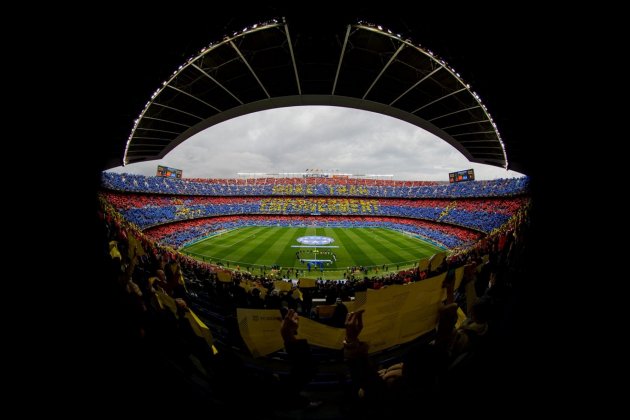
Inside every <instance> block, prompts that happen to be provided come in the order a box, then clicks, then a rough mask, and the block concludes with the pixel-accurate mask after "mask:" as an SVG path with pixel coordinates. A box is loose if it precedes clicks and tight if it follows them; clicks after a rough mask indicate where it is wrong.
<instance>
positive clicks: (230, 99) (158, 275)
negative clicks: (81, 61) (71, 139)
mask: <svg viewBox="0 0 630 420" xmlns="http://www.w3.org/2000/svg"><path fill="white" fill-rule="evenodd" d="M395 29H396V28H387V27H385V26H381V25H379V24H378V23H373V22H367V21H363V20H357V19H354V20H349V21H347V22H345V24H343V25H336V24H329V25H313V24H307V23H305V21H304V19H295V20H292V19H291V18H290V17H288V18H275V19H269V20H262V21H261V20H255V21H252V22H251V23H250V24H248V25H246V26H245V27H244V28H240V29H239V30H230V31H226V32H225V33H223V35H222V36H220V37H217V38H216V39H208V40H206V42H207V44H206V45H205V46H203V47H202V48H201V49H200V50H199V51H197V52H196V53H195V54H192V55H191V56H190V57H188V58H187V59H185V60H182V61H181V62H180V64H179V67H176V68H174V69H170V70H169V72H171V73H168V74H162V75H161V77H164V82H163V83H162V84H160V85H159V86H154V87H153V89H155V88H157V90H154V91H153V93H152V94H151V95H149V97H147V98H145V100H146V103H145V104H144V106H143V107H141V109H138V110H137V112H138V114H137V116H136V117H135V118H134V119H133V121H130V125H131V131H130V133H128V137H127V138H126V139H125V141H126V142H125V145H124V150H120V154H119V155H118V158H117V159H111V160H110V161H109V162H107V163H106V164H105V165H104V166H105V168H104V169H105V171H103V172H102V175H101V179H100V188H99V192H98V203H99V211H98V216H99V220H100V227H101V231H100V238H101V240H100V249H101V254H102V255H101V257H102V261H103V265H104V267H105V268H104V278H105V279H106V281H107V289H108V290H113V291H114V292H113V294H114V295H115V299H114V300H115V301H116V302H117V303H116V305H115V306H114V308H113V309H114V310H115V311H116V313H117V315H116V318H117V319H121V320H123V322H122V324H124V326H125V328H124V329H125V332H124V336H125V343H133V345H132V346H130V347H133V348H140V349H142V350H141V354H142V356H141V357H139V359H143V358H144V357H145V356H146V357H149V358H150V360H151V362H146V361H145V362H138V365H135V364H133V366H134V367H135V366H140V365H141V364H142V363H146V364H147V365H146V366H144V367H143V368H142V369H139V370H138V371H139V372H141V373H137V372H136V374H137V375H142V376H143V377H144V380H138V379H137V378H135V379H134V381H132V382H131V385H129V384H127V385H125V386H126V387H127V388H126V389H128V391H129V393H130V394H131V395H139V396H140V395H142V396H144V395H149V396H150V397H154V398H157V399H158V400H159V399H160V398H161V397H160V395H159V394H153V393H154V392H158V393H159V392H163V393H164V395H169V394H170V395H171V396H172V399H173V400H178V401H181V404H182V405H188V406H189V405H196V404H205V405H206V406H207V407H212V409H211V410H210V411H211V412H212V410H219V411H216V413H219V412H221V413H223V412H225V413H228V414H226V415H230V414H232V415H240V414H241V413H242V414H244V415H248V416H251V418H376V417H378V418H383V416H386V417H385V418H408V414H407V413H409V412H410V411H409V410H411V412H419V410H421V408H420V407H423V405H425V404H435V403H437V402H439V403H440V404H443V403H445V402H447V401H451V400H458V399H459V400H461V401H464V400H466V399H465V397H464V396H462V395H461V392H463V391H461V389H462V388H461V387H463V386H469V384H470V383H471V381H472V382H474V381H478V383H479V384H483V387H487V388H484V389H488V390H494V389H495V388H494V387H495V386H496V387H500V386H498V385H497V384H496V383H493V382H494V381H495V380H496V378H497V377H498V376H496V374H495V373H494V372H495V371H497V370H500V368H497V366H501V365H500V364H499V362H498V360H504V359H506V358H508V357H509V354H508V353H506V352H505V346H504V343H505V342H506V340H507V338H506V337H510V336H511V334H512V333H513V331H512V325H511V323H510V319H511V312H512V310H513V301H514V290H515V289H516V288H518V286H519V282H522V281H523V277H524V276H525V274H524V273H525V271H526V267H525V265H526V264H527V258H526V252H527V238H528V235H529V229H530V212H531V206H532V199H531V197H532V194H531V180H530V178H529V177H527V176H521V177H511V178H498V179H491V180H481V179H476V178H475V173H474V171H473V170H472V169H471V170H465V169H464V168H460V169H463V170H460V171H456V172H452V173H448V172H445V173H444V174H443V180H418V179H393V178H394V177H393V176H392V175H378V174H371V175H370V174H361V173H346V172H341V171H338V170H325V169H306V168H305V169H304V170H302V171H301V172H291V173H286V172H281V171H279V170H278V171H276V172H268V173H238V174H237V173H236V170H235V171H234V175H233V176H232V177H212V176H209V177H205V178H199V177H195V178H190V177H187V168H186V167H182V168H170V167H166V166H158V164H157V163H156V164H155V166H156V167H157V171H156V172H155V173H156V175H145V174H139V173H133V172H132V171H129V172H127V171H125V170H124V168H126V167H127V165H132V164H135V163H141V162H152V161H156V160H159V159H162V158H164V157H165V156H167V155H168V153H169V152H171V151H172V150H173V149H175V148H176V147H177V146H178V145H180V144H183V143H184V142H186V141H187V140H188V139H190V138H191V137H193V136H194V135H196V134H198V133H201V132H203V131H204V130H207V129H211V128H212V127H214V126H216V125H219V124H221V123H223V122H225V121H229V120H233V119H236V120H238V118H239V117H242V116H245V115H248V114H253V113H257V112H260V111H265V110H271V109H276V108H286V107H296V106H304V105H318V106H335V107H344V108H354V109H357V110H363V111H370V112H374V113H378V114H382V115H386V116H388V117H393V118H396V119H398V120H401V121H404V122H406V123H409V124H412V125H414V126H415V128H417V130H424V131H427V132H429V133H431V134H432V135H434V136H436V137H437V138H439V139H440V140H441V141H444V142H446V143H448V144H449V145H450V146H452V147H453V148H454V149H455V150H457V152H458V153H460V154H461V155H463V156H464V157H465V158H466V159H467V160H468V161H469V162H474V163H480V164H485V165H491V166H494V167H499V168H504V169H512V170H517V171H519V172H522V173H528V167H527V162H526V161H525V159H524V157H523V156H524V155H523V152H522V151H520V150H519V149H518V148H517V147H513V146H511V145H510V142H509V139H508V138H505V139H504V138H503V137H502V134H501V132H500V131H499V129H500V127H498V125H497V123H496V122H495V120H494V119H493V117H492V115H491V111H492V110H490V109H488V107H487V106H486V105H485V104H484V102H483V101H482V98H481V96H482V95H481V94H478V93H477V92H475V91H474V90H473V89H474V87H471V85H470V84H468V82H467V81H465V80H464V78H463V77H464V76H463V75H460V74H459V73H458V72H457V71H456V70H455V69H454V68H453V67H451V66H450V65H449V63H448V62H446V61H445V60H443V59H442V58H441V57H440V56H439V55H438V54H437V53H435V52H433V51H432V50H430V49H429V48H430V47H427V46H424V45H421V44H419V43H418V42H417V40H414V39H413V35H414V34H413V33H409V31H407V32H405V33H404V34H403V35H401V34H400V33H398V32H396V30H395ZM173 70H174V71H173ZM121 164H122V165H123V170H118V171H110V170H109V169H112V168H115V167H117V166H119V165H121ZM325 165H326V163H325V162H322V163H321V167H325ZM132 166H133V165H132ZM374 171H375V172H378V168H374ZM149 355H150V356H149ZM134 363H135V362H134ZM131 370H133V369H131ZM130 375H131V373H130ZM121 382H125V379H124V378H123V379H122V380H121ZM463 384H467V385H463ZM456 390H459V391H456ZM475 392H476V393H474V395H479V394H481V393H483V392H482V391H479V390H477V391H475ZM489 392H490V391H489ZM492 392H494V391H492ZM135 393H137V394H135ZM244 401H246V403H245V404H244V403H243V402H244ZM219 418H224V417H222V416H221V417H219Z"/></svg>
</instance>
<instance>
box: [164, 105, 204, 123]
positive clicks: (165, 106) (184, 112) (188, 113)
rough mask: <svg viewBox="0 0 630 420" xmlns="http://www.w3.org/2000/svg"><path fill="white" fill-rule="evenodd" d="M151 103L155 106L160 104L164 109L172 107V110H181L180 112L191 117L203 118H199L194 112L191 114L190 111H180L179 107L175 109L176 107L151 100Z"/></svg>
mask: <svg viewBox="0 0 630 420" xmlns="http://www.w3.org/2000/svg"><path fill="white" fill-rule="evenodd" d="M153 105H157V106H161V107H163V108H166V109H172V110H173V111H177V112H181V113H182V114H186V115H190V116H191V117H194V118H197V119H199V120H203V119H204V118H201V117H199V116H197V115H195V114H191V113H190V112H186V111H182V110H181V109H177V108H173V107H172V106H168V105H164V104H161V103H158V102H153Z"/></svg>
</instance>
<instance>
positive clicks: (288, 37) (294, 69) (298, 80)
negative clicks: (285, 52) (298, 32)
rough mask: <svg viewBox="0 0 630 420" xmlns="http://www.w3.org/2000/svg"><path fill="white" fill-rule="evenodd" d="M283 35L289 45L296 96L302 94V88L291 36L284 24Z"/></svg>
mask: <svg viewBox="0 0 630 420" xmlns="http://www.w3.org/2000/svg"><path fill="white" fill-rule="evenodd" d="M284 33H285V34H286V36H287V43H288V44H289V52H290V53H291V62H292V63H293V72H294V73H295V83H296V84H297V88H298V95H301V94H302V87H301V86H300V77H299V76H298V71H297V65H296V64H295V55H294V54H293V45H292V44H291V35H289V27H288V26H287V24H286V23H285V24H284Z"/></svg>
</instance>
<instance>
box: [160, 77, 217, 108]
mask: <svg viewBox="0 0 630 420" xmlns="http://www.w3.org/2000/svg"><path fill="white" fill-rule="evenodd" d="M166 87H169V88H171V89H173V90H176V91H178V92H180V93H183V94H184V95H187V96H190V97H191V98H193V99H196V100H198V101H199V102H201V103H202V104H204V105H206V106H209V107H210V108H212V109H214V110H215V111H217V112H221V110H220V109H218V108H216V107H214V106H212V105H210V104H209V103H208V102H206V101H204V100H203V99H199V98H197V97H196V96H195V95H191V94H190V93H188V92H184V91H183V90H181V89H178V88H176V87H175V86H172V85H170V84H168V85H166Z"/></svg>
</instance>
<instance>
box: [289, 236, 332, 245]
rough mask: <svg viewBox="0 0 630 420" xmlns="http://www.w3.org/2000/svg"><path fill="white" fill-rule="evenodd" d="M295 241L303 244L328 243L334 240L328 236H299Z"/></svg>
mask: <svg viewBox="0 0 630 420" xmlns="http://www.w3.org/2000/svg"><path fill="white" fill-rule="evenodd" d="M297 241H298V242H299V243H301V244H303V245H328V244H332V243H333V242H335V240H334V239H333V238H330V237H328V236H301V237H299V238H297Z"/></svg>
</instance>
